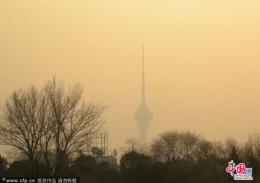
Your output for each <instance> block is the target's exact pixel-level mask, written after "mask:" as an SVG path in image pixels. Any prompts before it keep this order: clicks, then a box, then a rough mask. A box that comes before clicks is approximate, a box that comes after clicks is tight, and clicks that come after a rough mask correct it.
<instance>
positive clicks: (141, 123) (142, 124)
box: [134, 45, 153, 145]
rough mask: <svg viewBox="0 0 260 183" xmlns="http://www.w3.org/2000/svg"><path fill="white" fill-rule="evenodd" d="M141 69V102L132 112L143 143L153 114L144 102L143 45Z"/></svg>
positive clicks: (145, 141)
mask: <svg viewBox="0 0 260 183" xmlns="http://www.w3.org/2000/svg"><path fill="white" fill-rule="evenodd" d="M142 63H143V68H142V69H143V71H142V102H141V104H140V106H139V107H138V109H137V112H136V113H135V114H134V118H135V120H136V121H137V122H138V127H139V131H140V141H141V143H142V144H143V145H145V144H146V143H147V131H148V126H149V122H150V121H151V120H152V119H153V114H152V113H151V112H150V111H149V108H148V107H147V105H146V103H145V84H144V82H145V75H144V45H143V59H142Z"/></svg>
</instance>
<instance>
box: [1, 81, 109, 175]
mask: <svg viewBox="0 0 260 183" xmlns="http://www.w3.org/2000/svg"><path fill="white" fill-rule="evenodd" d="M81 97H82V87H81V86H80V85H75V86H72V87H70V88H69V90H68V91H67V92H66V91H65V87H64V83H63V82H61V81H59V80H57V79H56V78H53V80H51V81H48V82H46V84H45V86H44V87H43V88H42V89H41V90H40V92H38V91H37V90H36V89H35V87H31V88H30V89H29V90H27V91H26V90H19V91H16V92H14V94H13V95H12V96H11V98H10V99H9V100H8V101H7V102H6V105H5V107H4V108H2V116H1V123H0V134H1V135H0V141H1V143H2V144H4V145H10V146H13V147H15V148H17V149H18V150H19V151H20V152H21V153H24V154H26V155H27V157H28V159H29V160H31V161H32V162H34V161H35V160H37V161H38V160H41V161H43V162H44V163H45V164H46V166H47V167H48V171H49V174H50V175H54V176H56V175H60V174H62V172H63V171H64V170H65V169H64V167H66V166H68V165H69V164H70V163H71V161H72V160H73V156H74V155H75V154H76V152H77V151H79V150H80V151H82V152H84V151H85V150H86V149H87V147H86V146H87V145H89V140H90V136H91V135H92V134H93V133H95V132H97V131H99V130H100V129H101V127H102V125H103V124H104V122H105V120H104V119H103V118H101V115H102V113H103V112H104V110H105V109H106V108H107V107H106V106H103V105H101V104H97V105H95V104H93V103H88V104H86V103H84V102H82V103H81V104H80V99H81ZM37 161H36V162H37Z"/></svg>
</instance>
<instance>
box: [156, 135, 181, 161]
mask: <svg viewBox="0 0 260 183" xmlns="http://www.w3.org/2000/svg"><path fill="white" fill-rule="evenodd" d="M179 137H180V135H179V133H178V132H177V131H167V132H164V133H161V134H159V137H157V138H155V139H154V140H153V142H152V143H151V152H152V154H153V156H154V157H155V158H156V159H159V160H161V161H165V160H166V161H169V162H170V161H172V159H173V158H175V156H177V155H178V154H177V152H176V149H177V143H178V140H179Z"/></svg>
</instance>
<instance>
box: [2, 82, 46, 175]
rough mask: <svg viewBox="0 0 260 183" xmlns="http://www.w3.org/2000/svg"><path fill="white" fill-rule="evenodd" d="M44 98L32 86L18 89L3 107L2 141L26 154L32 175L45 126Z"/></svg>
mask: <svg viewBox="0 0 260 183" xmlns="http://www.w3.org/2000/svg"><path fill="white" fill-rule="evenodd" d="M42 102H43V99H42V98H41V95H40V94H39V92H38V91H37V89H36V88H35V87H34V86H32V87H30V88H29V89H28V90H23V89H20V90H17V91H15V92H14V93H13V94H12V95H11V96H10V98H9V100H7V102H6V104H5V106H4V107H3V108H1V110H2V115H1V118H0V119H1V123H0V142H1V144H2V145H9V146H13V147H15V148H16V149H18V150H19V151H20V153H22V154H24V155H25V156H26V157H27V158H28V159H29V160H30V162H31V166H32V175H33V176H34V175H35V174H36V173H35V172H34V170H35V161H36V160H37V159H38V158H39V157H38V156H37V153H36V152H37V148H38V145H39V141H40V139H41V138H42V130H43V128H44V126H45V121H44V120H43V114H42V113H41V111H42V110H43V108H44V105H42Z"/></svg>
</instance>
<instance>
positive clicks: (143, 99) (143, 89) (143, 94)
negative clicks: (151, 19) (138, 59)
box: [142, 43, 145, 103]
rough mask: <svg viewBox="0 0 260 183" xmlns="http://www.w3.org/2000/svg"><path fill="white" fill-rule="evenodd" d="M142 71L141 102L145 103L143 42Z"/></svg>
mask: <svg viewBox="0 0 260 183" xmlns="http://www.w3.org/2000/svg"><path fill="white" fill-rule="evenodd" d="M142 62H143V72H142V102H143V103H145V83H144V81H145V76H144V43H143V58H142Z"/></svg>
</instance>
